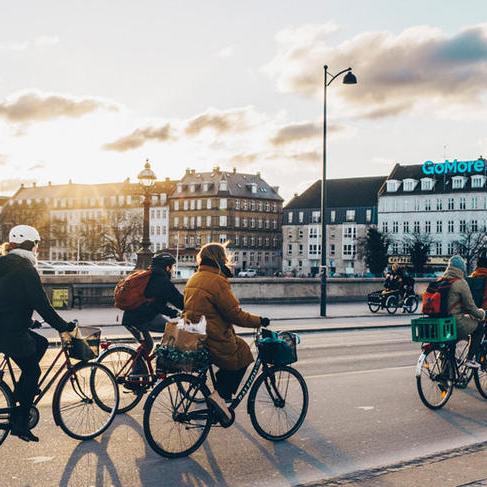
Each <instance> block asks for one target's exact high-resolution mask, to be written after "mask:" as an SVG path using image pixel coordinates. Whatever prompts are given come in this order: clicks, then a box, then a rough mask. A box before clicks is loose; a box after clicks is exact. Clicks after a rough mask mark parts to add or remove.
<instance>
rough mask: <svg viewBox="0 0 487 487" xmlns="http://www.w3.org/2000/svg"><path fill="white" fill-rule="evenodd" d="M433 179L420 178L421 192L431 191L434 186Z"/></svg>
mask: <svg viewBox="0 0 487 487" xmlns="http://www.w3.org/2000/svg"><path fill="white" fill-rule="evenodd" d="M434 183H435V181H434V179H432V178H422V179H421V191H431V190H432V189H433V186H434Z"/></svg>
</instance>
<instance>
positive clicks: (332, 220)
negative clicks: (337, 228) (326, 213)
mask: <svg viewBox="0 0 487 487" xmlns="http://www.w3.org/2000/svg"><path fill="white" fill-rule="evenodd" d="M335 220H336V211H335V210H331V211H330V222H331V223H335Z"/></svg>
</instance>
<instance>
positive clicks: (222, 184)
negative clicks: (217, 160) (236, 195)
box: [220, 179, 228, 191]
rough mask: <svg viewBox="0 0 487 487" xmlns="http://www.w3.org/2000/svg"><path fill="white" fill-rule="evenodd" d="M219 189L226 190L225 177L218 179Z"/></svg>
mask: <svg viewBox="0 0 487 487" xmlns="http://www.w3.org/2000/svg"><path fill="white" fill-rule="evenodd" d="M220 191H228V183H227V181H226V180H225V179H222V180H221V181H220Z"/></svg>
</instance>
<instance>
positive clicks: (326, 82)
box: [320, 65, 357, 316]
mask: <svg viewBox="0 0 487 487" xmlns="http://www.w3.org/2000/svg"><path fill="white" fill-rule="evenodd" d="M323 69H324V78H323V176H322V178H321V300H320V315H321V316H326V300H327V296H326V279H327V268H326V92H327V88H328V86H330V85H331V84H332V83H333V81H335V80H336V79H337V78H338V77H339V76H341V75H342V74H345V73H346V74H345V76H344V77H343V84H344V85H355V84H357V77H356V76H355V75H354V74H353V73H352V68H347V69H343V70H342V71H340V72H339V73H337V74H335V75H333V74H331V73H330V72H329V71H328V66H327V65H325V66H324V67H323Z"/></svg>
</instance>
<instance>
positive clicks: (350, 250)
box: [343, 244, 355, 257]
mask: <svg viewBox="0 0 487 487" xmlns="http://www.w3.org/2000/svg"><path fill="white" fill-rule="evenodd" d="M343 255H344V256H349V257H353V256H354V255H355V245H354V244H344V245H343Z"/></svg>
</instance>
